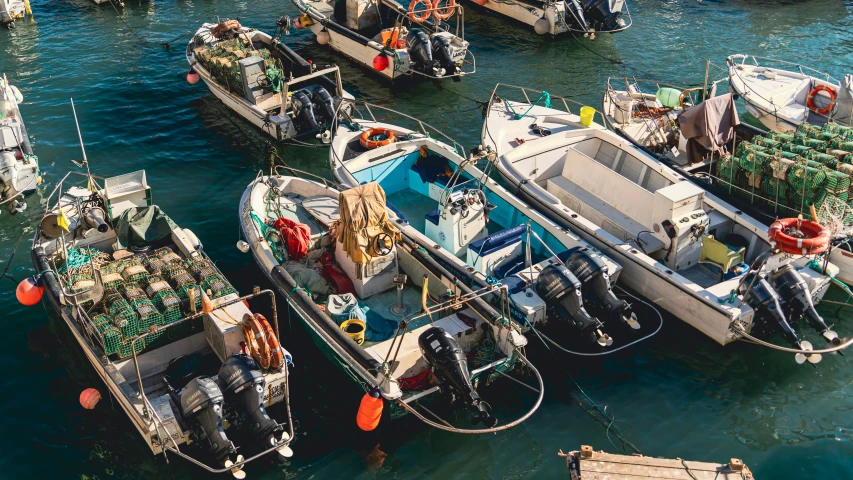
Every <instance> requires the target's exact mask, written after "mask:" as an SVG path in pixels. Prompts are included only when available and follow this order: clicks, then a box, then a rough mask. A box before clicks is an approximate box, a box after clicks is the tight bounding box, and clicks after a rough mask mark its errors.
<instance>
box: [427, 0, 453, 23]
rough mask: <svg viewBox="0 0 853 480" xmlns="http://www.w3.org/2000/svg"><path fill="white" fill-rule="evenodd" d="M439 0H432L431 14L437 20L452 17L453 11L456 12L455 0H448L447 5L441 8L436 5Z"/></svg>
mask: <svg viewBox="0 0 853 480" xmlns="http://www.w3.org/2000/svg"><path fill="white" fill-rule="evenodd" d="M440 1H441V0H434V1H433V2H432V8H433V9H434V10H433V15H435V18H437V19H439V20H447V19H448V18H450V17H452V16H453V14H454V13H456V0H448V2H447V6H446V7H444V8H443V9H441V8H439V7H438V2H440Z"/></svg>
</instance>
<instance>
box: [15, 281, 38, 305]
mask: <svg viewBox="0 0 853 480" xmlns="http://www.w3.org/2000/svg"><path fill="white" fill-rule="evenodd" d="M43 295H44V287H42V286H41V285H39V284H38V281H37V280H36V279H35V278H33V277H27V278H25V279H23V280H21V283H19V284H18V288H17V289H15V296H16V297H18V301H19V302H21V305H26V306H27V307H31V306H33V305H35V304H37V303H39V302H40V301H41V297H42V296H43Z"/></svg>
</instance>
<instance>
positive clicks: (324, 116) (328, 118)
mask: <svg viewBox="0 0 853 480" xmlns="http://www.w3.org/2000/svg"><path fill="white" fill-rule="evenodd" d="M311 100H312V103H313V104H314V115H315V118H316V119H317V121H318V123H320V124H321V125H331V124H332V122H333V121H334V120H335V99H334V98H332V95H330V94H329V91H328V90H326V89H325V88H323V87H316V88H314V91H313V92H311Z"/></svg>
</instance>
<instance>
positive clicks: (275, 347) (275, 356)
mask: <svg viewBox="0 0 853 480" xmlns="http://www.w3.org/2000/svg"><path fill="white" fill-rule="evenodd" d="M255 320H256V321H257V322H258V323H259V324H260V325H261V329H262V330H263V332H264V335H266V341H267V345H269V347H270V368H281V366H282V364H283V363H284V351H283V350H282V349H281V344H280V343H279V342H278V337H276V336H275V332H274V331H273V329H272V326H271V325H270V322H268V321H267V319H266V318H265V317H264V316H263V315H261V314H260V313H256V314H255Z"/></svg>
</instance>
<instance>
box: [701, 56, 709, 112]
mask: <svg viewBox="0 0 853 480" xmlns="http://www.w3.org/2000/svg"><path fill="white" fill-rule="evenodd" d="M710 68H711V59H710V58H708V60H706V61H705V83H704V84H703V85H702V101H703V102H704V101H705V98H706V95H707V94H708V70H709V69H710Z"/></svg>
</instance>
